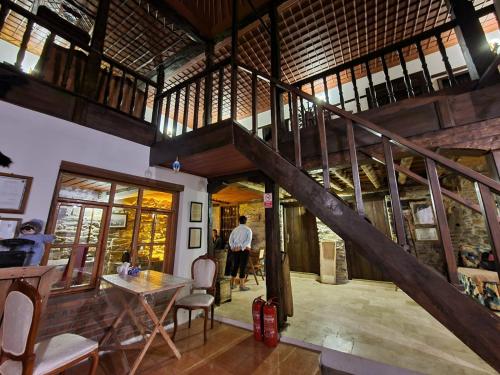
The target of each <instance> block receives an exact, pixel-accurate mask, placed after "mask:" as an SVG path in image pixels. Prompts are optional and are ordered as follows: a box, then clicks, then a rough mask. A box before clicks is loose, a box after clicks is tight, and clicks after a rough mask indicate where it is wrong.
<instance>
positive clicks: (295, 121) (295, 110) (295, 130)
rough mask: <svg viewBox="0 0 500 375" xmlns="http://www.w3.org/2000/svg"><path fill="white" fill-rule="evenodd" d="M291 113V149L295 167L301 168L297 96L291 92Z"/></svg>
mask: <svg viewBox="0 0 500 375" xmlns="http://www.w3.org/2000/svg"><path fill="white" fill-rule="evenodd" d="M291 102H292V111H291V113H290V122H291V126H292V132H293V149H294V154H295V166H296V167H297V168H299V169H301V168H302V148H301V145H300V129H299V113H298V108H297V107H298V104H297V94H296V93H295V92H292V95H291Z"/></svg>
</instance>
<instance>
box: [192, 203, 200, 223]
mask: <svg viewBox="0 0 500 375" xmlns="http://www.w3.org/2000/svg"><path fill="white" fill-rule="evenodd" d="M202 213H203V203H201V202H191V208H190V211H189V221H190V222H191V223H201V220H202Z"/></svg>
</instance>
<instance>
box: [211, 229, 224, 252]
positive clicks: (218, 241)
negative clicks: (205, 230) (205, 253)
mask: <svg viewBox="0 0 500 375" xmlns="http://www.w3.org/2000/svg"><path fill="white" fill-rule="evenodd" d="M212 242H213V244H214V250H224V242H223V241H222V238H221V236H219V234H218V233H217V229H214V230H213V231H212Z"/></svg>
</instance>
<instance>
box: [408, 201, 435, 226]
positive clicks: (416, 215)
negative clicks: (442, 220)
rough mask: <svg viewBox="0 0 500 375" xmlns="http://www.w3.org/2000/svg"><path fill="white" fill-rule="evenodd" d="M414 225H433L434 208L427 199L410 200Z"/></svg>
mask: <svg viewBox="0 0 500 375" xmlns="http://www.w3.org/2000/svg"><path fill="white" fill-rule="evenodd" d="M410 209H411V214H412V216H413V221H414V223H415V225H435V224H436V222H435V220H434V210H433V208H432V205H431V203H430V202H428V201H419V202H410Z"/></svg>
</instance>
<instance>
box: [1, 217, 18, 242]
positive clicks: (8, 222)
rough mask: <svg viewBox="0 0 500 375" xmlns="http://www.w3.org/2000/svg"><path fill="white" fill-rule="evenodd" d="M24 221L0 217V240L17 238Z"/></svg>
mask: <svg viewBox="0 0 500 375" xmlns="http://www.w3.org/2000/svg"><path fill="white" fill-rule="evenodd" d="M21 221H22V219H17V218H6V217H3V218H2V217H0V240H8V239H10V238H15V237H16V236H17V234H18V232H19V227H20V226H21Z"/></svg>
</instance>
